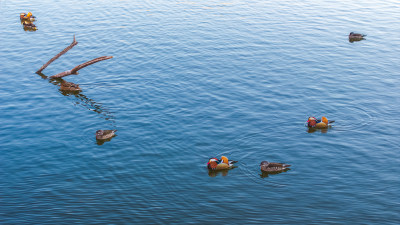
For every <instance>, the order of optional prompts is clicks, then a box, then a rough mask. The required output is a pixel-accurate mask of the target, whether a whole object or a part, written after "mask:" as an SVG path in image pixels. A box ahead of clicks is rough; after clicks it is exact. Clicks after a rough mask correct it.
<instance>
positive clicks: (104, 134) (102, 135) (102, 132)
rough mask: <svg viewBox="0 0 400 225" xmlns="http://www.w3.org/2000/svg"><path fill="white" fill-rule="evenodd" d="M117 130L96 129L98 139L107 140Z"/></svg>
mask: <svg viewBox="0 0 400 225" xmlns="http://www.w3.org/2000/svg"><path fill="white" fill-rule="evenodd" d="M116 131H117V130H98V131H96V139H97V140H107V139H109V138H112V137H114V136H115V132H116Z"/></svg>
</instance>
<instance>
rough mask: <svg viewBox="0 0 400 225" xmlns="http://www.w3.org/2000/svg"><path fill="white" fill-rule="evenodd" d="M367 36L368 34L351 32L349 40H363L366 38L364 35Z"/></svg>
mask: <svg viewBox="0 0 400 225" xmlns="http://www.w3.org/2000/svg"><path fill="white" fill-rule="evenodd" d="M365 36H367V35H365V34H358V33H354V32H351V33H350V34H349V41H350V42H353V41H361V40H364V37H365Z"/></svg>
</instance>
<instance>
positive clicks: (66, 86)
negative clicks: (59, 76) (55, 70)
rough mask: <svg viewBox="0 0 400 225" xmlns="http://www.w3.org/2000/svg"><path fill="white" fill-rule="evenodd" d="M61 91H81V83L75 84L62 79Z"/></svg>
mask: <svg viewBox="0 0 400 225" xmlns="http://www.w3.org/2000/svg"><path fill="white" fill-rule="evenodd" d="M60 90H61V91H81V88H80V87H79V84H74V83H71V82H67V81H62V82H61V86H60Z"/></svg>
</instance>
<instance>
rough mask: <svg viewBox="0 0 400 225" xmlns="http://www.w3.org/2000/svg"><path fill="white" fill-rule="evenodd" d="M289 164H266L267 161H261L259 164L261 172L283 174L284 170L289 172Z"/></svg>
mask: <svg viewBox="0 0 400 225" xmlns="http://www.w3.org/2000/svg"><path fill="white" fill-rule="evenodd" d="M288 167H290V165H289V164H285V163H274V162H268V161H262V162H261V164H260V169H261V171H263V172H283V171H286V170H289V169H290V168H288Z"/></svg>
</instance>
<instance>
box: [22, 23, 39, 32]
mask: <svg viewBox="0 0 400 225" xmlns="http://www.w3.org/2000/svg"><path fill="white" fill-rule="evenodd" d="M22 25H23V26H24V29H27V30H37V27H36V25H35V24H33V23H31V22H28V21H24V22H23V23H22Z"/></svg>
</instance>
